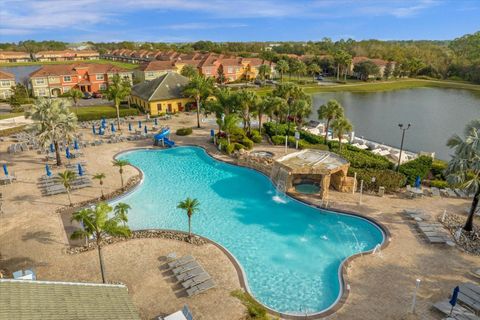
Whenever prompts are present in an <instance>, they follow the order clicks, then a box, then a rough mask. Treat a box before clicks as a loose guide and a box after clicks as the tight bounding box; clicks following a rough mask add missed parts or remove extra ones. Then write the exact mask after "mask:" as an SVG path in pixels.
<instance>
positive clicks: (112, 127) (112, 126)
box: [110, 122, 115, 132]
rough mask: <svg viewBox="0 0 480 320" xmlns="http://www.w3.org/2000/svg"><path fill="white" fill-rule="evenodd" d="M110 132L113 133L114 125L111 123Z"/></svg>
mask: <svg viewBox="0 0 480 320" xmlns="http://www.w3.org/2000/svg"><path fill="white" fill-rule="evenodd" d="M110 130H111V131H112V132H115V125H114V124H113V122H112V123H111V124H110Z"/></svg>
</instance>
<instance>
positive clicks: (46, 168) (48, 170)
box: [45, 164, 52, 177]
mask: <svg viewBox="0 0 480 320" xmlns="http://www.w3.org/2000/svg"><path fill="white" fill-rule="evenodd" d="M45 171H47V176H49V177H50V176H51V175H52V171H50V167H49V166H48V164H46V165H45Z"/></svg>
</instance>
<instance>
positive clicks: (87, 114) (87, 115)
mask: <svg viewBox="0 0 480 320" xmlns="http://www.w3.org/2000/svg"><path fill="white" fill-rule="evenodd" d="M138 114H139V111H138V109H120V117H129V116H136V115H138ZM103 117H105V118H107V119H108V118H116V117H117V111H116V110H115V108H113V107H82V108H79V109H78V115H77V119H78V121H90V120H100V119H102V118H103Z"/></svg>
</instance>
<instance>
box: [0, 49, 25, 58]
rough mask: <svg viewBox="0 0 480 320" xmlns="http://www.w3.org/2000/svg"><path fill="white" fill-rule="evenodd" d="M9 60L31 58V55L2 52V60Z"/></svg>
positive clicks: (0, 55)
mask: <svg viewBox="0 0 480 320" xmlns="http://www.w3.org/2000/svg"><path fill="white" fill-rule="evenodd" d="M1 58H3V59H7V58H30V54H29V53H27V52H21V51H1V50H0V59H1Z"/></svg>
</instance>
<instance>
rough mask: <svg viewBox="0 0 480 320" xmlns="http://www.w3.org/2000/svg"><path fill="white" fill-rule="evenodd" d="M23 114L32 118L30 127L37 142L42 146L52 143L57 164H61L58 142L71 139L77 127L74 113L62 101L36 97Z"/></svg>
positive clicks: (70, 140)
mask: <svg viewBox="0 0 480 320" xmlns="http://www.w3.org/2000/svg"><path fill="white" fill-rule="evenodd" d="M25 116H26V117H27V118H31V119H32V120H34V124H33V125H31V126H30V128H31V129H32V130H34V131H35V132H36V135H37V138H38V140H39V142H40V143H41V144H42V145H43V146H44V147H48V146H49V145H50V144H51V143H53V145H54V146H55V155H56V159H57V166H60V165H62V159H61V157H60V148H59V147H58V146H59V142H60V141H66V142H67V143H70V142H72V141H73V138H74V135H75V131H76V129H77V117H76V116H75V114H74V113H73V112H71V111H70V109H69V108H68V106H67V105H66V104H65V103H64V102H63V101H60V100H53V99H48V100H45V99H38V100H37V101H36V102H35V104H34V105H33V106H32V107H31V109H30V110H28V111H27V112H25Z"/></svg>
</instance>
